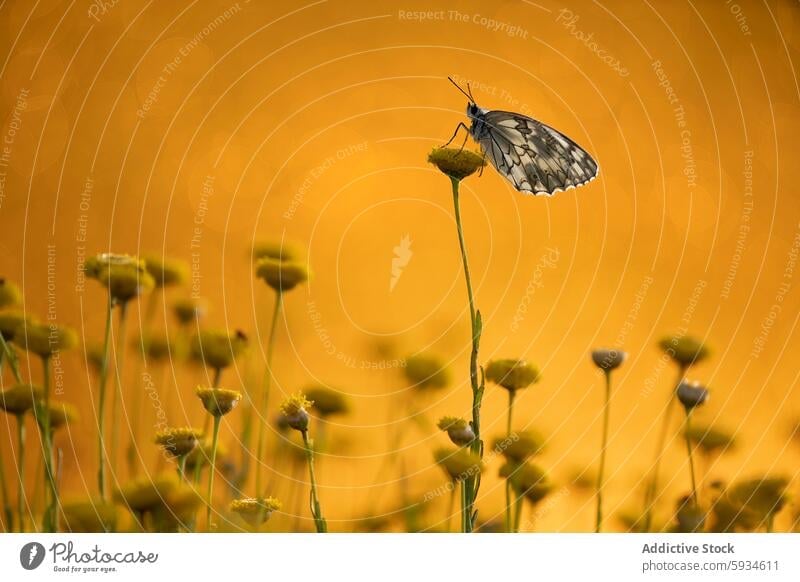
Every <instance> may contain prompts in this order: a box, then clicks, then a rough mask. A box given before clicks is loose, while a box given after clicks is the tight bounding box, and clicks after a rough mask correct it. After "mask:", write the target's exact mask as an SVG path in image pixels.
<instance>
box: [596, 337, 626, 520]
mask: <svg viewBox="0 0 800 582" xmlns="http://www.w3.org/2000/svg"><path fill="white" fill-rule="evenodd" d="M627 357H628V354H626V353H625V352H620V351H618V350H615V349H598V350H595V351H593V352H592V362H594V365H595V366H597V367H598V368H600V370H602V371H603V375H604V376H605V385H606V390H605V402H604V403H603V440H602V443H601V445H600V467H599V469H598V471H597V511H596V512H595V521H594V531H595V532H596V533H600V529H601V528H602V526H603V479H604V478H605V471H606V449H607V448H608V425H609V421H610V416H611V372H612V371H613V370H616V369H617V368H619V367H620V366H621V365H622V364H623V362H624V361H625V359H626V358H627Z"/></svg>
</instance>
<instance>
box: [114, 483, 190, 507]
mask: <svg viewBox="0 0 800 582" xmlns="http://www.w3.org/2000/svg"><path fill="white" fill-rule="evenodd" d="M178 486H179V481H178V477H177V475H175V474H174V473H162V474H160V475H155V476H153V475H146V476H144V477H140V478H138V479H134V480H133V481H130V482H128V483H126V484H125V485H123V486H122V487H120V488H119V489H117V490H116V491H115V492H114V500H115V501H117V502H118V503H121V504H123V505H126V506H128V507H129V508H130V509H131V510H132V511H135V512H145V511H152V510H154V509H156V508H158V507H159V506H161V505H162V504H163V503H164V500H165V499H166V498H167V496H168V495H169V494H171V493H172V492H173V491H175V490H176V489H178Z"/></svg>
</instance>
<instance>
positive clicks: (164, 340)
mask: <svg viewBox="0 0 800 582" xmlns="http://www.w3.org/2000/svg"><path fill="white" fill-rule="evenodd" d="M133 347H134V349H136V350H141V351H142V352H143V353H144V354H145V356H146V357H147V359H148V360H153V361H155V362H160V361H163V360H166V359H167V358H169V357H171V356H172V357H175V356H177V355H179V354H178V353H177V352H178V351H179V350H178V345H177V344H175V343H174V342H173V341H172V339H171V338H170V337H169V336H167V335H165V334H163V333H149V334H147V335H142V336H140V337H139V338H138V339H137V340H134V345H133Z"/></svg>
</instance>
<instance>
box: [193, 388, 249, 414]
mask: <svg viewBox="0 0 800 582" xmlns="http://www.w3.org/2000/svg"><path fill="white" fill-rule="evenodd" d="M196 392H197V397H198V398H200V400H201V402H202V403H203V408H205V409H206V411H208V413H209V414H210V415H211V416H225V415H226V414H228V413H229V412H230V411H231V410H233V409H234V408H236V405H237V404H239V401H240V400H241V399H242V393H241V392H238V391H237V390H228V389H226V388H203V387H198V388H197V390H196Z"/></svg>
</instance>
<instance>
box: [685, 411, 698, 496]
mask: <svg viewBox="0 0 800 582" xmlns="http://www.w3.org/2000/svg"><path fill="white" fill-rule="evenodd" d="M691 426H692V411H691V410H687V411H686V427H685V428H684V439H685V440H686V453H687V454H688V455H689V472H690V473H691V475H692V500H693V501H694V506H695V507H697V505H698V500H697V480H696V479H695V476H694V456H693V455H692V441H691V440H690V439H689V431H690V429H691Z"/></svg>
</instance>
